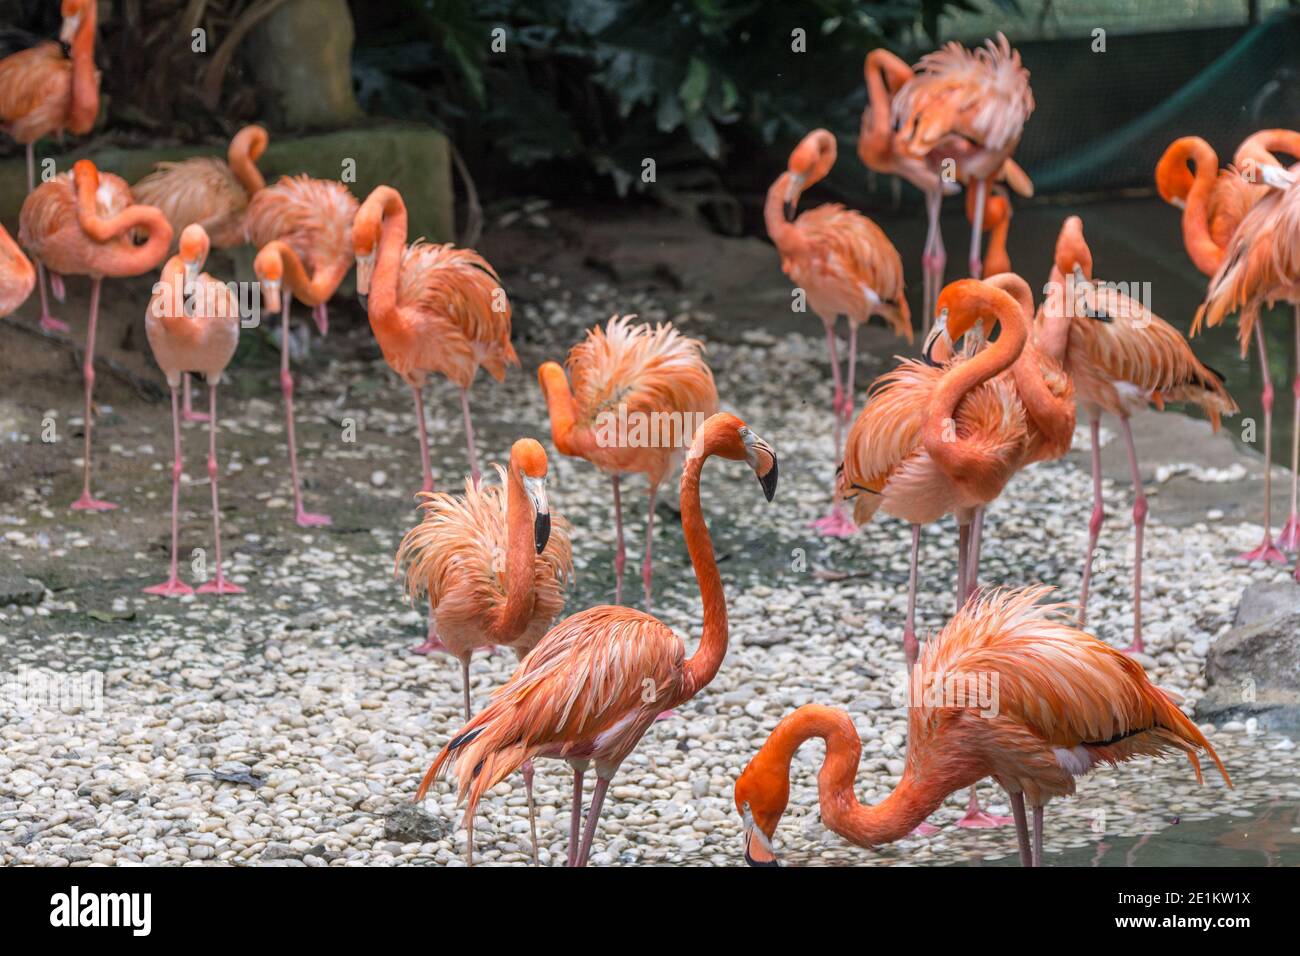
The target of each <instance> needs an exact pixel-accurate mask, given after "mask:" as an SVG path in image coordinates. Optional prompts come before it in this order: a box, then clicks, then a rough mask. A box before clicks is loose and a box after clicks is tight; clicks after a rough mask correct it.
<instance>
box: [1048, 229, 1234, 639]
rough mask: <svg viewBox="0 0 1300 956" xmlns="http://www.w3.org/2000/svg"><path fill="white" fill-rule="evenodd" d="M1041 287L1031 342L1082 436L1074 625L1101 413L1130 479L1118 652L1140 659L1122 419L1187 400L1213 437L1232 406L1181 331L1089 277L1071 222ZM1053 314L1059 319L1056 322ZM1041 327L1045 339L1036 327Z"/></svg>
mask: <svg viewBox="0 0 1300 956" xmlns="http://www.w3.org/2000/svg"><path fill="white" fill-rule="evenodd" d="M1067 276H1068V279H1067ZM1047 288H1048V294H1047V296H1046V297H1045V298H1044V300H1043V304H1042V307H1041V309H1040V316H1041V317H1042V319H1043V323H1044V325H1042V326H1037V327H1036V328H1035V335H1034V343H1035V344H1036V345H1037V346H1038V348H1039V349H1040V350H1041V351H1043V352H1044V353H1046V354H1047V355H1050V356H1052V357H1053V358H1054V359H1056V360H1057V361H1059V362H1060V363H1061V364H1062V365H1063V366H1064V368H1065V370H1066V372H1067V373H1068V374H1069V376H1070V378H1071V379H1072V380H1073V381H1074V386H1075V389H1076V390H1077V392H1078V396H1079V403H1080V404H1081V405H1082V406H1083V408H1084V410H1085V411H1086V412H1087V413H1088V420H1089V425H1090V427H1091V431H1092V491H1093V499H1092V517H1091V518H1090V519H1089V522H1088V551H1087V554H1086V555H1085V556H1084V565H1083V582H1082V584H1081V586H1080V595H1079V625H1080V626H1083V624H1084V623H1085V621H1086V620H1087V611H1088V593H1089V586H1090V583H1091V580H1092V561H1093V557H1094V552H1095V550H1096V548H1097V537H1098V535H1099V534H1100V533H1101V525H1102V522H1103V521H1104V519H1105V516H1106V512H1105V508H1104V507H1103V502H1102V496H1101V441H1100V437H1099V433H1100V429H1101V416H1102V413H1103V412H1104V413H1107V414H1110V415H1114V416H1115V417H1116V418H1118V419H1119V423H1120V429H1121V430H1122V431H1123V433H1124V444H1125V448H1126V449H1127V451H1128V462H1129V472H1130V475H1131V477H1132V481H1133V492H1134V500H1133V526H1134V546H1133V547H1134V562H1133V643H1132V644H1131V645H1130V647H1129V648H1128V650H1130V651H1133V652H1135V653H1138V654H1141V653H1143V647H1144V645H1143V642H1142V553H1143V547H1142V539H1143V531H1144V529H1145V526H1146V516H1147V499H1146V495H1145V493H1144V492H1143V490H1142V474H1141V472H1140V470H1139V468H1138V460H1137V449H1136V446H1135V445H1134V444H1133V430H1132V428H1131V427H1130V425H1129V416H1130V415H1132V414H1133V413H1134V412H1137V411H1139V410H1141V409H1143V408H1146V407H1147V405H1148V404H1154V405H1156V407H1158V408H1163V407H1164V403H1165V402H1167V401H1171V402H1190V403H1193V404H1196V405H1199V406H1200V407H1201V408H1202V409H1203V410H1204V412H1205V414H1206V415H1207V416H1208V417H1209V419H1210V422H1211V423H1212V425H1213V426H1214V428H1215V430H1216V431H1217V430H1218V427H1219V419H1220V416H1222V415H1233V414H1235V413H1236V411H1237V403H1236V402H1234V401H1233V400H1232V396H1231V395H1229V394H1228V391H1227V389H1226V388H1224V386H1223V376H1221V375H1220V374H1219V373H1218V372H1216V371H1214V370H1213V369H1211V368H1209V367H1208V366H1206V365H1203V364H1202V363H1201V361H1200V360H1199V359H1197V357H1196V356H1195V355H1194V354H1193V352H1192V349H1191V346H1189V345H1188V344H1187V339H1185V338H1183V334H1182V333H1181V332H1179V331H1178V330H1177V329H1175V328H1174V327H1173V326H1172V325H1170V324H1169V323H1168V322H1166V321H1165V320H1164V319H1162V318H1160V316H1158V315H1156V314H1155V313H1154V312H1152V311H1151V310H1150V309H1148V308H1146V306H1144V305H1142V303H1141V302H1139V301H1137V300H1136V299H1133V298H1130V297H1129V296H1127V295H1125V294H1124V293H1123V292H1121V291H1119V289H1118V288H1116V287H1114V286H1111V285H1108V284H1106V283H1104V282H1098V281H1095V280H1094V279H1093V276H1092V252H1091V251H1090V250H1089V249H1088V244H1087V242H1086V241H1085V240H1084V238H1083V221H1082V220H1081V219H1080V218H1079V217H1078V216H1071V217H1069V218H1068V219H1066V220H1065V223H1064V224H1063V225H1062V226H1061V232H1060V235H1059V236H1058V237H1057V240H1056V255H1055V262H1054V265H1053V267H1052V273H1051V276H1050V278H1049V279H1048V285H1047ZM1062 316H1065V317H1068V318H1069V321H1068V322H1065V323H1062V322H1060V319H1061V317H1062ZM1049 324H1050V325H1051V327H1052V329H1051V331H1048V330H1047V329H1046V327H1045V326H1046V325H1049Z"/></svg>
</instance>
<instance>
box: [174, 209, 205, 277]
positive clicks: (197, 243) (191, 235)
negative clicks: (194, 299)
mask: <svg viewBox="0 0 1300 956" xmlns="http://www.w3.org/2000/svg"><path fill="white" fill-rule="evenodd" d="M208 248H209V242H208V234H207V231H206V230H205V229H204V228H203V227H202V226H200V225H199V224H198V223H197V222H192V223H190V224H189V225H188V226H186V227H185V229H184V230H183V231H182V232H181V242H180V253H181V262H183V263H185V285H186V287H189V286H191V285H193V284H194V282H195V281H196V280H197V279H198V277H199V272H200V271H201V270H202V269H203V263H204V262H205V261H206V260H207V258H208Z"/></svg>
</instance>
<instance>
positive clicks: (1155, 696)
mask: <svg viewBox="0 0 1300 956" xmlns="http://www.w3.org/2000/svg"><path fill="white" fill-rule="evenodd" d="M1050 592H1051V589H1050V588H1047V587H1043V586H1041V585H1039V586H1034V587H1027V588H1019V589H1014V590H997V591H993V592H990V593H986V594H983V595H981V597H980V599H979V600H977V601H975V602H973V603H971V604H968V605H967V606H966V607H965V608H963V609H962V610H961V611H959V612H958V613H957V615H956V616H955V617H954V618H953V619H952V620H951V621H949V622H948V624H947V626H945V627H944V629H943V630H942V631H941V632H940V633H939V635H938V636H937V637H936V638H934V639H933V640H931V641H929V642H927V644H926V648H925V652H924V654H923V655H922V657H921V660H920V666H919V667H918V668H917V670H916V671H914V672H913V674H912V678H911V681H910V682H909V696H910V698H911V703H910V706H909V707H908V731H907V759H906V763H905V764H904V768H903V774H902V776H901V777H900V778H899V781H898V785H897V786H896V787H894V789H893V792H892V793H890V795H889V796H888V797H886V798H885V799H884V800H883V801H881V802H880V803H878V804H876V805H875V806H863V805H861V804H860V803H858V800H857V797H855V796H854V793H853V785H854V779H855V778H856V777H857V773H858V758H859V754H860V752H861V749H862V748H861V742H860V741H859V739H858V733H857V731H856V730H855V729H854V727H853V720H852V718H850V717H849V715H848V714H847V713H845V712H844V711H842V710H838V709H836V708H833V707H823V706H821V705H820V704H805V705H804V706H803V707H800V708H799V709H798V710H796V711H794V712H793V713H791V714H789V715H788V716H786V717H785V718H783V719H782V720H781V722H780V723H779V724H777V726H776V728H775V729H774V730H773V731H772V733H771V735H770V736H769V737H768V738H767V740H766V742H764V744H763V746H762V748H761V749H760V750H759V751H758V753H757V754H755V755H754V758H753V759H752V760H750V762H749V765H748V766H746V767H745V770H744V772H743V773H742V774H741V775H740V777H739V778H738V779H737V780H736V789H735V801H736V810H737V812H738V813H739V814H740V816H741V819H742V821H743V826H744V851H745V859H746V861H747V862H748V863H750V864H751V865H754V866H777V865H779V864H778V863H777V858H776V854H775V853H774V852H773V849H772V837H773V835H774V834H775V833H776V827H777V824H778V823H779V822H780V820H781V815H782V814H783V813H784V812H785V808H786V804H787V803H788V802H789V799H790V761H791V758H792V757H793V756H794V753H795V751H796V750H798V749H799V745H800V744H802V743H803V742H804V741H805V740H807V739H808V738H810V737H820V738H822V739H823V740H825V741H826V757H825V759H824V761H823V762H822V767H821V770H820V772H819V773H818V776H817V789H818V799H819V802H820V804H821V815H822V821H823V822H824V823H825V824H826V825H827V826H828V827H829V828H830V829H832V830H834V831H835V832H836V833H838V834H839V835H840V836H842V837H844V838H845V839H846V840H848V841H849V842H850V843H853V844H855V845H856V846H878V845H880V844H882V843H891V842H893V841H894V840H898V839H901V838H902V837H904V836H906V835H907V834H908V833H910V832H911V831H912V830H913V828H915V827H916V826H917V824H918V823H920V822H921V821H922V820H924V819H925V818H926V817H927V816H929V815H930V814H931V813H933V812H934V811H935V810H937V809H938V808H939V806H940V805H941V804H942V803H943V801H944V799H945V798H946V797H947V796H948V794H950V793H953V792H954V791H956V790H960V789H962V788H963V787H967V786H972V785H973V784H974V783H975V782H976V781H978V780H982V779H984V778H985V777H992V778H993V779H994V780H996V781H997V783H998V785H999V786H1001V787H1002V788H1003V789H1004V790H1006V792H1007V793H1008V795H1010V797H1011V806H1012V810H1013V812H1014V814H1015V819H1016V837H1017V841H1018V843H1019V848H1020V862H1021V865H1022V866H1041V865H1042V862H1043V808H1044V807H1045V805H1046V804H1047V802H1048V800H1050V799H1052V798H1053V797H1068V796H1070V795H1072V794H1073V793H1074V789H1075V783H1074V781H1075V778H1076V777H1081V776H1083V775H1084V774H1086V773H1088V772H1089V771H1091V770H1093V769H1094V768H1095V767H1097V765H1098V764H1104V763H1105V764H1112V765H1113V764H1119V763H1123V762H1125V761H1128V760H1132V759H1133V758H1135V757H1146V756H1153V757H1159V756H1164V755H1167V754H1176V753H1179V752H1181V753H1184V754H1186V755H1187V758H1188V760H1190V761H1191V764H1192V768H1193V769H1194V770H1195V772H1196V780H1197V782H1198V783H1203V782H1204V781H1203V780H1202V776H1201V764H1200V760H1199V757H1198V754H1199V753H1200V752H1201V751H1205V753H1206V754H1208V755H1209V757H1210V759H1212V760H1213V761H1214V764H1215V766H1216V767H1217V768H1218V770H1219V773H1221V774H1222V775H1223V780H1224V783H1225V784H1226V785H1227V786H1229V787H1231V786H1232V781H1231V779H1230V778H1229V777H1228V771H1227V768H1226V767H1224V765H1223V761H1222V760H1220V759H1219V755H1218V754H1217V753H1215V751H1214V748H1213V747H1212V746H1211V745H1210V742H1209V741H1208V740H1206V739H1205V735H1204V734H1202V733H1201V731H1200V730H1199V729H1198V728H1197V726H1196V724H1194V723H1193V722H1192V721H1191V720H1189V719H1188V718H1187V716H1186V715H1185V714H1184V713H1183V712H1182V711H1181V710H1179V709H1178V706H1177V704H1176V700H1177V698H1176V697H1174V695H1172V694H1170V693H1168V692H1166V691H1163V690H1161V689H1160V688H1158V687H1156V686H1155V685H1154V684H1152V683H1151V681H1150V679H1149V678H1148V677H1147V675H1146V672H1145V671H1143V670H1142V667H1141V665H1140V664H1138V663H1137V662H1136V661H1134V660H1133V659H1132V658H1131V657H1127V656H1125V655H1124V654H1123V653H1121V652H1120V651H1117V650H1115V649H1114V648H1112V647H1110V646H1109V645H1107V644H1104V643H1102V642H1101V641H1099V640H1097V639H1096V638H1094V637H1092V636H1091V635H1089V634H1085V633H1084V632H1083V631H1080V630H1078V629H1077V628H1074V627H1071V626H1070V625H1069V624H1067V623H1066V622H1065V621H1064V620H1063V619H1062V615H1061V613H1060V612H1061V609H1062V608H1063V607H1064V605H1061V604H1049V605H1041V604H1039V603H1038V601H1039V600H1040V599H1041V598H1042V597H1044V596H1045V595H1047V594H1049V593H1050ZM972 679H978V680H980V681H984V682H987V683H988V684H989V685H991V686H992V687H995V688H997V690H998V695H997V708H996V713H994V714H992V715H990V714H989V713H988V708H987V706H986V705H985V704H984V703H980V702H977V701H975V700H971V699H970V698H969V697H965V696H961V697H958V698H957V699H956V700H953V699H949V698H948V696H947V694H945V696H944V699H943V701H942V703H939V702H937V701H936V700H934V695H933V693H932V692H931V691H932V690H938V689H940V688H948V687H950V686H953V685H954V684H955V685H956V686H960V687H963V688H964V687H966V686H969V683H970V681H971V680H972ZM994 682H996V683H994ZM950 693H951V691H949V692H948V694H950ZM1026 804H1028V806H1029V807H1031V808H1032V809H1033V815H1034V835H1033V842H1032V846H1031V843H1030V837H1029V824H1028V820H1027V817H1026V811H1025V806H1026Z"/></svg>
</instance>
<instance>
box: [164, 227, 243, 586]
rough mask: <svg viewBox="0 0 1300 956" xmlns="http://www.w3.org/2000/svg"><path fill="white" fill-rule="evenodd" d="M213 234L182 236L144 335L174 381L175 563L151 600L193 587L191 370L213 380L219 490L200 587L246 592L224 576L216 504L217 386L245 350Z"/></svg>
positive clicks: (211, 445) (212, 471) (211, 424)
mask: <svg viewBox="0 0 1300 956" xmlns="http://www.w3.org/2000/svg"><path fill="white" fill-rule="evenodd" d="M208 248H209V243H208V234H207V232H205V231H204V229H203V227H202V226H200V225H199V224H197V223H191V224H190V225H188V226H186V227H185V229H184V231H182V232H181V241H180V248H179V252H178V254H177V255H174V256H172V257H171V258H170V259H168V260H167V264H166V265H164V266H163V270H162V275H161V276H160V277H159V280H158V284H157V285H156V286H155V287H154V294H153V298H152V300H151V301H150V302H149V309H148V311H146V312H145V332H146V334H147V335H148V337H149V347H150V348H151V349H152V350H153V356H154V360H155V361H156V362H157V363H158V367H159V368H161V369H162V370H163V374H164V375H166V376H167V384H168V386H170V388H171V393H172V560H171V574H170V575H169V576H168V578H167V580H166V581H165V582H163V583H162V584H155V585H153V586H151V587H147V588H145V589H144V590H145V593H146V594H161V595H163V596H164V597H175V596H178V595H181V594H192V593H193V591H194V589H193V588H191V587H190V586H189V585H188V584H185V583H184V582H182V581H181V580H180V578H179V577H178V576H177V573H176V549H177V543H178V539H179V528H178V524H179V510H180V489H181V470H182V463H181V416H180V402H179V398H178V395H177V389H179V388H180V384H181V376H182V375H183V374H184V373H186V372H201V373H202V374H203V376H204V377H205V378H206V379H207V381H208V482H209V483H210V484H211V485H212V537H213V543H214V551H215V554H216V562H217V563H216V573H215V574H214V575H213V578H212V580H211V581H208V582H207V583H206V584H203V585H202V586H200V587H199V593H200V594H242V593H243V591H244V589H243V588H241V587H239V586H238V585H237V584H232V583H231V582H229V581H227V580H226V578H225V575H224V574H223V573H222V570H221V512H220V509H219V507H218V504H217V483H218V478H219V472H218V469H217V383H218V382H220V381H221V373H222V372H223V371H224V370H225V368H226V366H227V365H229V364H230V359H231V358H232V357H233V356H234V354H235V348H236V346H238V345H239V302H238V300H237V299H236V298H235V294H234V292H232V291H231V289H230V287H229V286H227V285H225V284H224V283H222V282H218V281H217V280H216V279H214V278H212V276H210V275H208V274H207V273H206V272H204V271H203V263H204V262H205V261H206V259H207V257H208Z"/></svg>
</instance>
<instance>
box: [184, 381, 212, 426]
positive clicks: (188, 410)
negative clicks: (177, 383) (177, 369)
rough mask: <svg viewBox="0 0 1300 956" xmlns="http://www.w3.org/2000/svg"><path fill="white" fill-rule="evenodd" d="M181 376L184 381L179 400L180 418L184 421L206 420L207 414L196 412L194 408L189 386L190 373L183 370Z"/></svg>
mask: <svg viewBox="0 0 1300 956" xmlns="http://www.w3.org/2000/svg"><path fill="white" fill-rule="evenodd" d="M181 378H182V380H183V381H184V383H185V388H184V391H183V392H182V393H181V394H182V396H183V398H182V401H181V420H182V421H186V422H206V421H207V420H208V416H207V415H205V414H203V412H196V411H195V410H194V406H193V402H194V398H193V394H192V389H191V387H190V373H189V372H183V373H182V375H181Z"/></svg>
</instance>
